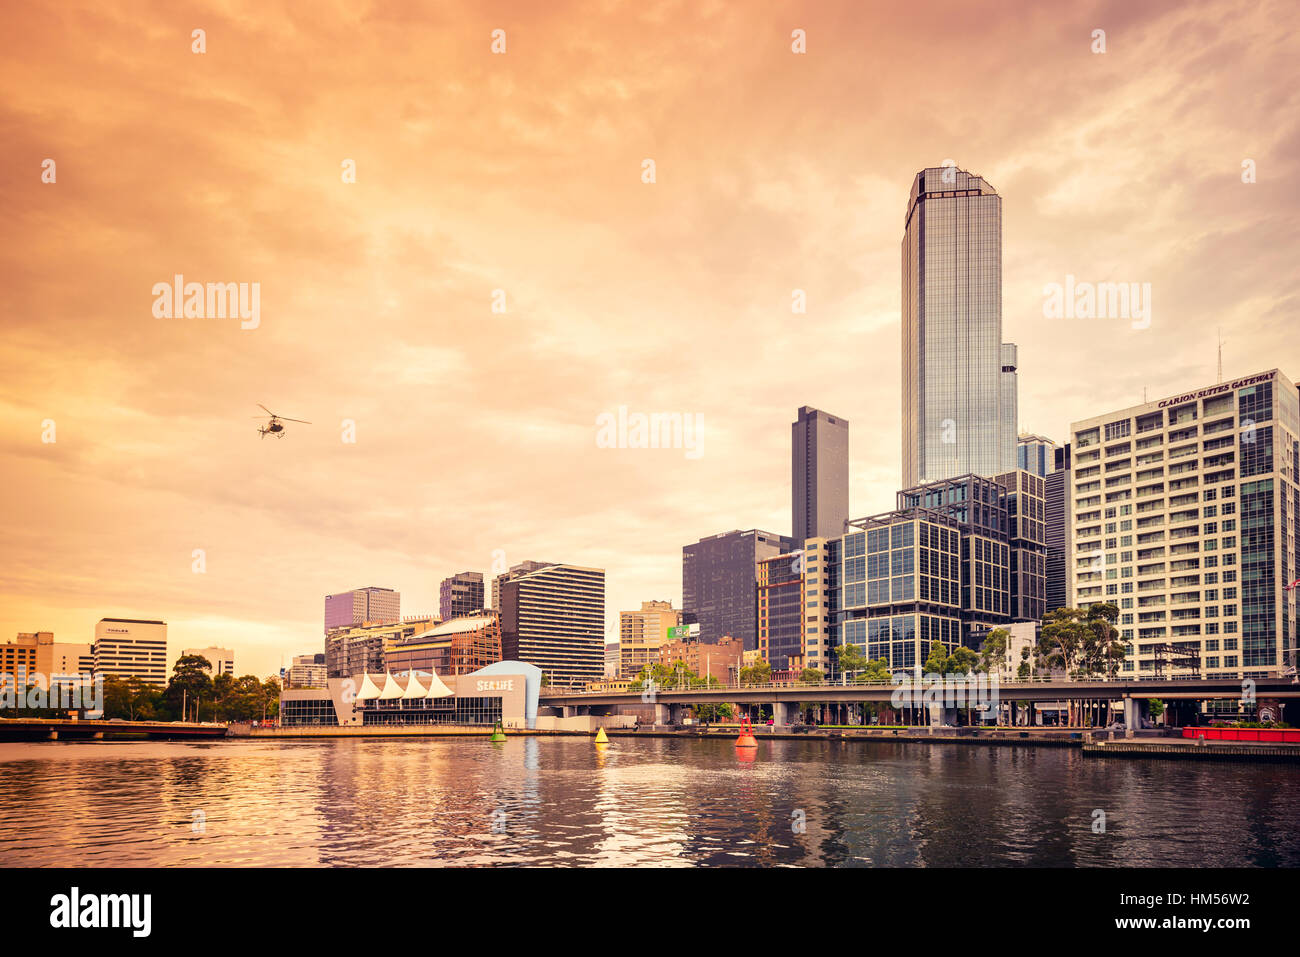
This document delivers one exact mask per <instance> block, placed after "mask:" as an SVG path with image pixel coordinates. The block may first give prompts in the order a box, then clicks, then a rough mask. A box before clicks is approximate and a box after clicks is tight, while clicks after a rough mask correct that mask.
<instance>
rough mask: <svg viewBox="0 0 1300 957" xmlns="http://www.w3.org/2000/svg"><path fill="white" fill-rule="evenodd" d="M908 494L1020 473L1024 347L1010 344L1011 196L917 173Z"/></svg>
mask: <svg viewBox="0 0 1300 957" xmlns="http://www.w3.org/2000/svg"><path fill="white" fill-rule="evenodd" d="M902 252H903V257H902V258H903V290H902V304H903V323H902V326H903V485H904V486H907V487H911V486H914V485H919V484H923V483H925V482H931V481H936V480H938V479H944V478H951V477H953V476H957V475H965V474H975V475H983V476H990V477H991V476H994V475H999V474H1002V473H1005V472H1010V471H1013V470H1014V469H1015V468H1016V433H1017V422H1016V365H1017V360H1016V347H1015V346H1014V345H1012V344H1010V343H1004V342H1003V341H1002V197H1000V196H999V195H998V194H997V192H996V190H994V189H993V187H992V186H990V185H989V184H988V183H986V182H985V181H984V180H983V179H982V178H981V177H979V176H975V175H972V174H971V173H967V172H965V171H964V170H959V169H956V168H955V167H940V168H933V169H924V170H921V172H919V173H917V174H916V179H915V180H913V182H912V192H911V195H910V197H909V198H908V202H907V219H906V226H905V230H904V233H903V251H902Z"/></svg>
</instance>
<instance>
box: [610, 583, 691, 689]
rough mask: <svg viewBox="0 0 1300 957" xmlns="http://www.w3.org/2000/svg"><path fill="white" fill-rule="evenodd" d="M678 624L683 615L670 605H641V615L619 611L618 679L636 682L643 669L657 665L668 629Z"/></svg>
mask: <svg viewBox="0 0 1300 957" xmlns="http://www.w3.org/2000/svg"><path fill="white" fill-rule="evenodd" d="M681 623H682V613H681V611H679V610H677V609H675V608H673V603H672V602H670V601H643V602H641V610H640V611H620V612H619V613H618V655H619V665H618V675H617V677H619V678H635V677H636V676H637V675H639V674H640V673H641V671H642V670H643V669H644V668H645V667H646V665H650V664H657V663H658V662H659V648H660V646H661V645H663V643H664V642H666V641H667V640H668V629H669V628H676V627H677V626H678V625H680V624H681Z"/></svg>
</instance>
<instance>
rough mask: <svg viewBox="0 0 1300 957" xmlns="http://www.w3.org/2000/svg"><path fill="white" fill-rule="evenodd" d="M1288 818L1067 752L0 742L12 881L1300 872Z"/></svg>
mask: <svg viewBox="0 0 1300 957" xmlns="http://www.w3.org/2000/svg"><path fill="white" fill-rule="evenodd" d="M1097 811H1102V812H1104V814H1105V821H1104V823H1105V829H1104V832H1100V833H1099V832H1097V830H1096V827H1097V825H1098V824H1100V823H1101V819H1100V818H1099V817H1097V816H1096V813H1095V812H1097ZM1297 823H1300V768H1296V767H1295V766H1288V765H1268V764H1226V763H1225V764H1217V763H1216V764H1211V763H1199V762H1181V761H1156V760H1122V759H1101V758H1085V757H1084V756H1083V755H1082V753H1081V752H1079V751H1077V750H1074V749H1058V748H993V747H979V746H962V745H927V744H916V743H913V744H905V743H898V742H882V743H869V744H867V743H855V742H826V741H766V742H761V743H760V745H759V748H758V752H757V754H756V755H755V756H754V758H753V759H752V761H742V760H739V759H738V755H737V752H736V750H735V749H734V748H733V747H732V745H731V743H730V742H728V741H721V740H689V739H667V738H645V739H627V738H615V739H614V740H613V742H612V743H611V744H610V745H609V746H608V748H605V749H603V750H599V749H597V747H596V746H595V745H594V744H593V743H592V740H591V739H590V738H532V737H511V738H510V739H509V740H508V741H507V742H506V743H505V744H498V745H493V744H491V743H489V742H488V741H487V740H485V739H459V740H440V739H437V738H413V739H405V740H401V739H326V740H315V741H305V740H283V741H266V740H261V741H259V740H244V741H230V742H222V743H164V742H131V743H117V742H84V743H79V742H41V743H32V744H18V743H3V744H0V865H4V866H17V865H26V866H47V865H64V866H94V867H103V866H109V867H113V866H160V865H203V866H216V865H229V866H244V867H252V866H318V865H366V866H375V865H404V866H437V865H448V864H452V865H470V864H494V865H560V866H567V865H606V866H608V865H624V866H625V865H670V866H674V865H675V866H690V865H731V866H783V865H802V866H823V865H835V866H870V865H892V866H929V867H944V866H958V865H963V866H964V865H973V866H1012V865H1028V866H1072V865H1078V866H1087V867H1109V866H1200V867H1239V866H1249V865H1259V866H1270V867H1271V866H1287V867H1296V866H1300V829H1297V827H1296V825H1297Z"/></svg>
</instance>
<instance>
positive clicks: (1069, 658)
mask: <svg viewBox="0 0 1300 957" xmlns="http://www.w3.org/2000/svg"><path fill="white" fill-rule="evenodd" d="M1086 617H1087V612H1086V611H1083V610H1082V609H1079V608H1058V609H1056V611H1053V612H1049V613H1048V615H1047V617H1046V618H1044V619H1043V630H1042V633H1041V634H1040V635H1039V638H1038V645H1037V648H1036V651H1037V654H1038V661H1039V664H1040V665H1041V666H1042V667H1043V668H1046V669H1048V670H1060V671H1063V672H1065V674H1066V675H1068V676H1071V677H1073V676H1074V675H1075V674H1076V673H1077V671H1078V668H1079V659H1080V656H1081V655H1082V653H1083V643H1084V640H1085V638H1086V637H1087V631H1088V629H1087V628H1085V626H1084V624H1083V620H1084V619H1085V618H1086Z"/></svg>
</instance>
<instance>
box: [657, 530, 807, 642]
mask: <svg viewBox="0 0 1300 957" xmlns="http://www.w3.org/2000/svg"><path fill="white" fill-rule="evenodd" d="M793 548H794V543H793V541H792V540H791V539H790V538H788V537H787V536H785V535H774V534H773V533H771V532H763V531H759V530H756V529H750V530H749V531H744V532H742V531H733V532H723V533H722V534H719V535H713V536H711V537H709V538H703V539H700V541H698V542H696V543H695V544H693V545H686V546H684V547H683V548H682V615H683V619H684V620H685V621H686V622H687V623H690V624H696V623H698V624H699V626H700V640H701V641H703V642H705V643H707V644H716V643H717V642H718V641H719V640H721V639H722V638H739V639H741V640H742V641H743V642H744V643H745V650H746V651H753V650H755V649H756V648H757V647H758V571H757V563H758V562H760V561H762V560H763V559H765V558H774V557H776V556H777V555H781V554H784V553H785V552H789V551H791V550H793Z"/></svg>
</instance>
